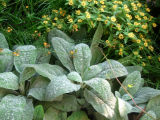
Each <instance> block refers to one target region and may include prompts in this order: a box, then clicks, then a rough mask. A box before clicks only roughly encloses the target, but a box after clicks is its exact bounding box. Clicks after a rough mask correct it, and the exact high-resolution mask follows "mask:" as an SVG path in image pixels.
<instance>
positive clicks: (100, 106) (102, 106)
mask: <svg viewBox="0 0 160 120" xmlns="http://www.w3.org/2000/svg"><path fill="white" fill-rule="evenodd" d="M84 97H85V99H86V100H87V102H88V103H90V104H91V105H92V106H93V108H94V109H95V110H96V111H97V112H98V113H100V114H102V115H103V116H105V117H106V118H108V119H115V118H116V113H115V110H114V109H113V108H111V107H110V106H109V105H108V104H106V103H105V102H104V101H103V100H102V99H100V98H98V97H97V96H96V95H95V94H94V93H92V92H91V91H89V90H87V89H85V91H84ZM110 102H112V101H110Z"/></svg>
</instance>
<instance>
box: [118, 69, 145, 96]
mask: <svg viewBox="0 0 160 120" xmlns="http://www.w3.org/2000/svg"><path fill="white" fill-rule="evenodd" d="M142 82H143V79H142V78H141V74H140V72H138V71H134V72H132V73H131V74H129V75H128V76H127V78H126V79H125V80H124V81H123V83H122V85H123V86H124V87H126V89H127V91H128V92H129V93H130V94H131V95H132V96H133V95H134V94H135V93H136V92H137V91H138V90H139V89H140V87H141V83H142ZM119 92H120V94H121V95H124V94H125V93H126V92H125V90H124V89H123V88H122V87H120V89H119Z"/></svg>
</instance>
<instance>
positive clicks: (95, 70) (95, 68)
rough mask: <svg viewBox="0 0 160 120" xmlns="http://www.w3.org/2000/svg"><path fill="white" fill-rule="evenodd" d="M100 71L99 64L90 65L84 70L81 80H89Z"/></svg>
mask: <svg viewBox="0 0 160 120" xmlns="http://www.w3.org/2000/svg"><path fill="white" fill-rule="evenodd" d="M101 71H102V67H101V66H99V65H92V66H90V67H89V68H88V69H86V71H85V72H84V77H83V80H89V79H92V78H95V77H96V76H97V75H98V74H99V73H100V72H101Z"/></svg>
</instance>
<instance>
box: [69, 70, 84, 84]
mask: <svg viewBox="0 0 160 120" xmlns="http://www.w3.org/2000/svg"><path fill="white" fill-rule="evenodd" d="M67 78H68V79H69V80H71V81H75V82H79V83H81V82H82V78H81V76H80V75H79V73H77V72H71V73H69V74H68V75H67Z"/></svg>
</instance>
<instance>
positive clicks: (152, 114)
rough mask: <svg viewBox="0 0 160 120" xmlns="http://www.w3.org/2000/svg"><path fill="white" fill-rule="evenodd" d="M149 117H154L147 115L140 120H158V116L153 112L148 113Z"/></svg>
mask: <svg viewBox="0 0 160 120" xmlns="http://www.w3.org/2000/svg"><path fill="white" fill-rule="evenodd" d="M147 113H148V114H149V115H151V116H152V117H150V116H148V115H147V114H145V115H144V116H142V117H141V118H140V120H153V118H154V119H155V120H157V117H156V114H155V113H154V112H153V111H148V112H147Z"/></svg>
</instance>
